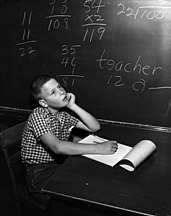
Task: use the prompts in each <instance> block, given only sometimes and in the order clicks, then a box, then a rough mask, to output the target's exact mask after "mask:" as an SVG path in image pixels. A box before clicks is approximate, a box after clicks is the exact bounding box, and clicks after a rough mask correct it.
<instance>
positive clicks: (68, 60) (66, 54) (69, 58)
mask: <svg viewBox="0 0 171 216" xmlns="http://www.w3.org/2000/svg"><path fill="white" fill-rule="evenodd" d="M78 47H80V45H72V46H71V47H68V45H66V44H65V45H63V46H62V53H61V55H62V56H63V58H62V61H61V64H63V65H64V67H65V68H66V67H67V66H68V65H70V66H71V67H72V71H71V74H74V71H75V67H76V64H75V56H74V55H75V54H76V49H77V48H78Z"/></svg>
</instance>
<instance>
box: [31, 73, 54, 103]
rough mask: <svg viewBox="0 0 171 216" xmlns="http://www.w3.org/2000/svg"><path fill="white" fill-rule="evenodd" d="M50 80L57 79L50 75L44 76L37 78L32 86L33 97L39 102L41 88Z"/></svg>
mask: <svg viewBox="0 0 171 216" xmlns="http://www.w3.org/2000/svg"><path fill="white" fill-rule="evenodd" d="M50 79H55V78H54V77H53V76H50V75H48V74H42V75H38V76H37V77H35V78H34V79H33V80H32V82H31V85H30V92H31V94H32V95H33V97H34V98H35V99H37V100H39V99H41V97H40V96H41V87H42V86H43V85H44V84H45V83H46V82H48V81H49V80H50Z"/></svg>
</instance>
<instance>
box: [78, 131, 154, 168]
mask: <svg viewBox="0 0 171 216" xmlns="http://www.w3.org/2000/svg"><path fill="white" fill-rule="evenodd" d="M104 141H107V139H104V138H101V137H98V136H94V135H89V136H87V137H86V138H84V139H83V140H81V141H80V143H89V144H94V143H95V142H104ZM155 149H156V146H155V144H154V143H153V142H152V141H150V140H142V141H140V142H139V143H137V144H136V145H135V146H134V147H133V148H132V147H130V146H127V145H124V144H120V143H118V150H117V151H116V152H115V153H114V154H111V155H100V154H84V155H83V156H84V157H87V158H90V159H93V160H96V161H98V162H101V163H104V164H106V165H109V166H112V167H113V166H114V165H116V164H117V163H118V162H122V161H123V162H124V160H127V161H129V163H121V164H119V166H121V167H122V168H124V169H126V170H128V171H134V169H135V168H136V167H137V166H138V165H139V164H140V163H141V162H142V161H143V160H144V159H145V158H147V157H148V156H149V155H150V154H151V153H152V152H153V151H154V150H155Z"/></svg>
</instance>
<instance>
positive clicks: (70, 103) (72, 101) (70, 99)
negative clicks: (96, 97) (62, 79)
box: [67, 93, 75, 108]
mask: <svg viewBox="0 0 171 216" xmlns="http://www.w3.org/2000/svg"><path fill="white" fill-rule="evenodd" d="M67 97H68V105H67V107H68V108H71V107H72V106H73V105H74V104H75V95H74V94H72V93H67Z"/></svg>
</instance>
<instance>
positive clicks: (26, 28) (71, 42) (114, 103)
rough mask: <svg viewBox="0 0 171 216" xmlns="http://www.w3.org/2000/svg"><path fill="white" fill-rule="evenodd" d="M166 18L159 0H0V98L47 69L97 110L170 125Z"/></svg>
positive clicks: (22, 95) (168, 13) (22, 92)
mask: <svg viewBox="0 0 171 216" xmlns="http://www.w3.org/2000/svg"><path fill="white" fill-rule="evenodd" d="M170 22H171V3H169V1H164V0H131V1H130V0H127V1H126V0H90V1H87V0H78V1H72V0H46V1H42V0H36V1H35V0H29V1H28V0H27V1H26V0H20V1H14V0H9V1H1V2H0V26H1V33H0V59H1V61H0V91H1V93H2V97H1V100H0V106H8V107H15V108H22V109H32V108H33V107H34V106H35V104H34V103H33V101H32V99H31V98H30V94H29V90H28V88H29V83H30V81H31V80H32V78H33V77H34V76H35V75H38V74H41V73H48V74H51V75H54V76H55V77H57V78H58V80H59V81H60V82H61V83H62V84H63V86H64V87H65V88H66V90H67V91H71V92H73V93H75V94H76V95H77V100H76V101H77V103H78V104H80V105H81V106H82V107H84V108H86V109H87V110H88V111H90V112H91V113H92V114H94V115H95V116H96V117H97V118H100V119H105V120H110V121H122V122H132V123H140V124H149V125H160V126H167V127H170V125H171V123H170V122H171V112H170V105H171V99H170V98H171V97H170V96H171V73H170V71H171V61H170V57H171V37H170V35H171V34H170V33H171V25H170Z"/></svg>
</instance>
